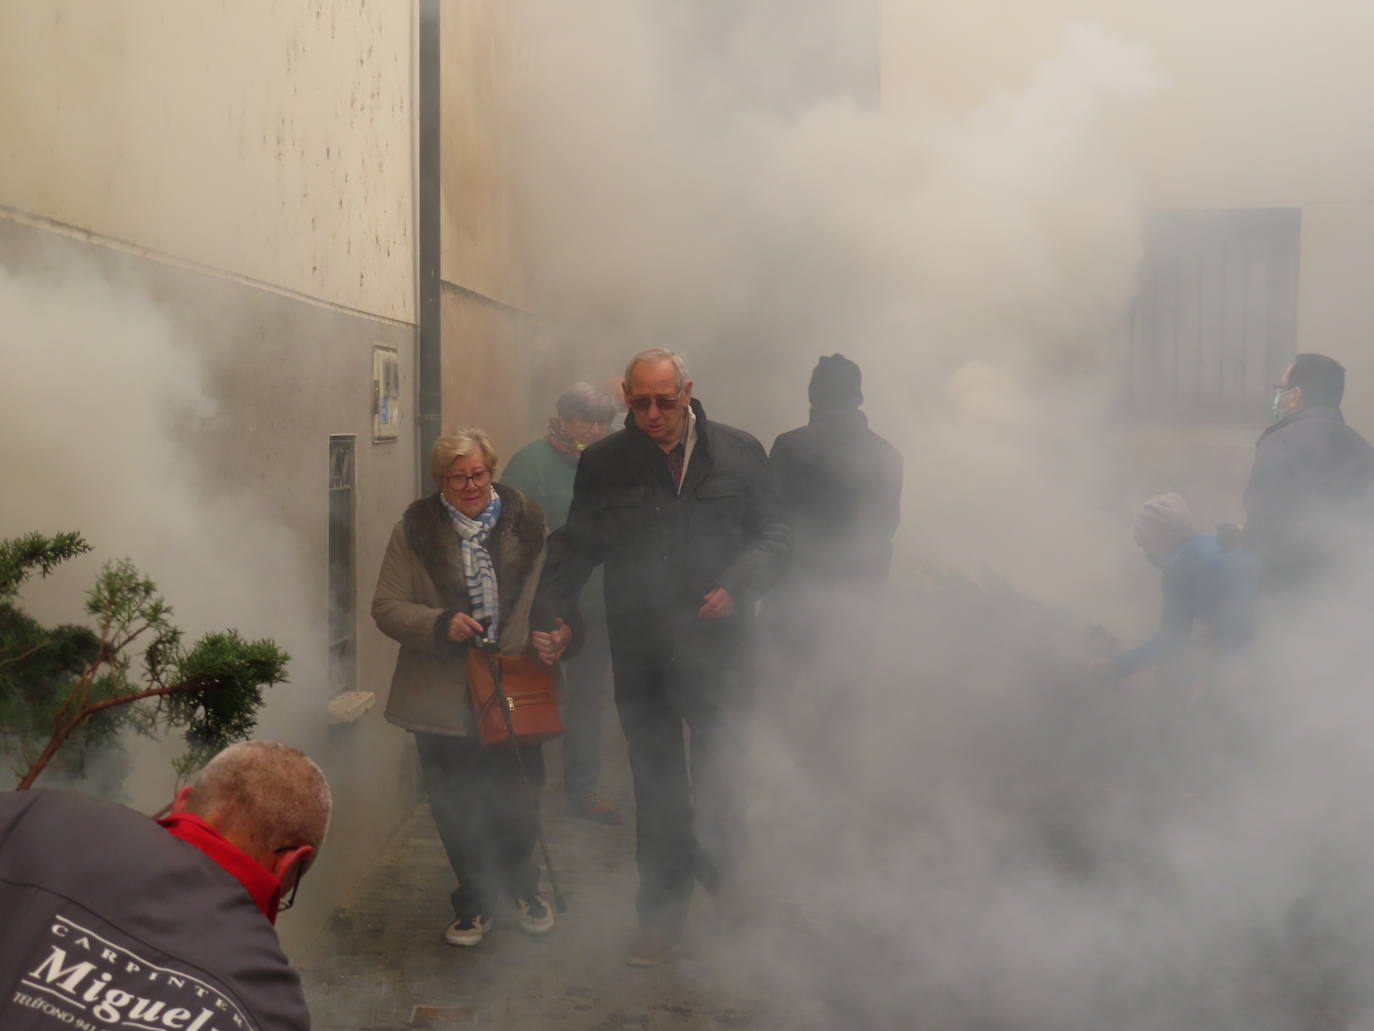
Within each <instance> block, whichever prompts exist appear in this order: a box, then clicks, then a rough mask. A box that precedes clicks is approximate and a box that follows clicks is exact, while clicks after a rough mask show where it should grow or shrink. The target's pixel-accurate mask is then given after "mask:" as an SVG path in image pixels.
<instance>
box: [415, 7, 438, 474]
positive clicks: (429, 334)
mask: <svg viewBox="0 0 1374 1031" xmlns="http://www.w3.org/2000/svg"><path fill="white" fill-rule="evenodd" d="M440 3H441V0H419V4H420V9H419V10H420V25H419V33H420V38H419V47H420V52H419V68H418V69H417V70H418V73H419V74H418V88H419V91H420V95H419V122H420V138H419V152H420V153H419V160H420V181H419V191H420V195H419V225H418V226H417V228H416V236H417V242H418V244H419V251H420V262H419V294H420V298H419V312H418V317H417V320H416V321H417V324H418V325H417V329H418V333H419V354H418V355H417V361H416V366H417V367H416V379H417V380H418V391H417V393H418V397H417V399H416V414H415V433H416V442H415V443H416V463H415V464H416V482H417V484H418V489H417V494H418V495H420V496H423V495H425V494H428V493H429V492H430V491H431V490H432V489H433V484H432V483H431V482H430V478H429V452H430V449H431V448H432V447H433V446H434V441H435V439H436V438H437V437H438V436H439V434H440V432H441V430H442V426H443V418H444V394H443V371H444V369H443V356H444V349H443V336H442V334H441V332H440V325H439V319H440V287H439V256H440V248H439V245H440V234H441V232H442V229H443V226H442V222H441V218H440V210H439V183H440V178H439V159H440V149H441V147H440V143H441V139H442V133H441V132H440V128H441V124H442V123H441V122H440V118H439V97H440V94H439V7H440Z"/></svg>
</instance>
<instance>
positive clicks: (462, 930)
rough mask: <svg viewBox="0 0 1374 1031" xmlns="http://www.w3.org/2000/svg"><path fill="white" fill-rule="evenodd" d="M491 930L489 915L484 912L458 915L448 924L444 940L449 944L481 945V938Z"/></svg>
mask: <svg viewBox="0 0 1374 1031" xmlns="http://www.w3.org/2000/svg"><path fill="white" fill-rule="evenodd" d="M490 930H491V917H489V916H487V915H486V914H485V913H476V914H474V915H472V916H460V917H459V918H458V919H457V920H455V921H453V923H451V924H449V925H448V930H446V931H445V932H444V941H446V942H448V943H449V944H450V945H481V944H482V938H483V937H485V936H486V933H487V932H488V931H490Z"/></svg>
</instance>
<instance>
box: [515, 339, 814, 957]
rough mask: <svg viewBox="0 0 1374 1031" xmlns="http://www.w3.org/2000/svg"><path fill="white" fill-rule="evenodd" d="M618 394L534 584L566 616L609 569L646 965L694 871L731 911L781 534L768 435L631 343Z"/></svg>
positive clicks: (676, 367)
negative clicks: (615, 424)
mask: <svg viewBox="0 0 1374 1031" xmlns="http://www.w3.org/2000/svg"><path fill="white" fill-rule="evenodd" d="M625 401H626V404H627V405H628V408H629V414H628V416H627V418H626V421H625V428H624V429H623V430H621V431H619V432H617V433H613V434H611V435H610V436H608V437H606V438H605V439H604V440H601V441H599V442H597V443H595V444H593V445H592V446H591V447H589V448H587V450H586V451H584V452H583V454H582V459H581V461H580V462H579V463H578V467H577V477H576V480H575V481H574V484H573V498H572V506H571V508H570V509H569V512H568V519H567V522H566V523H564V525H563V526H562V527H561V528H560V529H559V530H557V531H556V532H555V533H554V534H553V535H552V536H551V537H550V539H549V561H548V566H547V567H546V569H545V572H544V578H543V581H542V583H541V585H540V595H541V599H546V600H547V607H548V611H549V612H550V613H552V614H554V615H557V616H559V617H562V619H563V620H565V622H566V623H572V622H573V618H574V616H575V615H576V604H577V597H578V594H579V592H580V591H581V589H582V586H583V585H584V584H585V583H586V582H587V579H588V578H589V577H590V576H591V574H592V571H593V570H594V569H596V568H597V567H598V566H604V569H605V598H606V613H607V616H606V618H607V626H608V630H609V634H610V645H611V665H612V670H613V673H614V679H615V700H616V707H617V710H618V711H619V714H620V722H621V726H622V727H623V729H624V731H625V739H626V742H627V744H628V746H629V753H630V768H631V772H632V774H633V778H634V789H635V814H636V834H637V839H636V847H637V860H638V865H639V896H638V913H639V929H638V932H637V933H636V934H635V935H634V937H633V939H632V941H631V944H630V948H629V951H628V953H627V955H626V960H627V962H629V963H630V964H632V965H635V966H652V965H655V964H658V963H660V962H662V961H663V960H664V959H666V958H667V957H668V955H669V953H670V951H671V950H672V948H673V946H674V945H675V943H676V941H677V939H678V937H679V935H680V933H681V931H682V927H683V922H684V920H685V918H686V915H687V908H688V905H689V903H690V899H691V894H692V888H693V882H694V880H700V881H701V882H702V883H703V884H704V885H705V886H706V887H707V889H708V890H710V891H711V892H712V893H713V894H714V895H715V896H716V904H717V911H718V913H720V915H722V916H723V917H725V918H727V919H729V918H730V917H732V916H736V915H738V911H739V904H740V903H741V902H742V894H741V892H740V891H739V889H738V884H737V881H736V878H735V875H736V872H737V870H738V866H739V859H740V854H741V852H742V849H743V845H744V776H743V770H742V767H743V762H742V760H743V759H744V755H745V751H746V748H747V742H748V735H747V727H746V724H747V718H748V710H749V698H750V694H751V683H750V681H751V676H750V671H749V669H748V663H749V660H750V658H751V650H752V646H753V640H752V638H753V626H754V607H755V602H757V601H758V600H759V599H760V598H761V597H762V596H763V594H764V593H765V592H766V591H767V590H768V589H769V588H770V587H772V585H773V584H774V583H775V582H776V581H777V579H778V577H779V576H780V575H781V573H782V570H783V568H784V566H785V565H786V563H787V561H788V558H789V556H790V554H791V531H790V530H789V528H788V525H787V522H786V520H785V519H784V517H783V515H782V511H781V508H780V506H779V504H778V499H777V495H776V490H775V488H774V485H773V480H772V474H771V472H770V470H769V467H768V460H767V457H766V455H765V454H764V450H763V447H762V446H761V445H760V444H759V442H758V441H757V440H755V439H754V438H753V437H751V436H750V435H749V434H747V433H745V432H743V431H742V430H737V429H734V428H732V427H730V426H725V425H723V424H721V423H717V422H710V421H708V420H707V418H706V413H705V411H704V410H703V408H702V406H701V403H700V402H699V401H697V400H696V399H695V398H693V396H692V381H691V380H690V379H689V378H688V376H687V369H686V366H685V364H684V363H683V361H682V359H681V358H680V357H678V356H677V355H675V354H673V353H672V352H671V351H666V350H663V349H660V348H654V349H651V350H647V351H641V352H640V353H639V354H637V355H635V356H634V358H632V359H631V360H630V363H629V365H628V367H627V368H626V370H625ZM570 637H571V634H570V631H569V630H568V629H567V626H566V625H554V626H552V627H549V628H542V627H541V630H540V631H539V632H536V633H535V635H534V639H535V646H536V648H538V649H539V650H540V653H541V655H543V656H544V657H545V658H546V659H556V658H557V657H558V656H559V655H561V653H562V649H563V648H565V647H566V646H567V644H568V641H569V638H570ZM684 724H685V725H686V726H687V727H689V728H690V730H691V745H690V753H689V752H688V751H687V748H686V747H685V745H684V734H683V728H684Z"/></svg>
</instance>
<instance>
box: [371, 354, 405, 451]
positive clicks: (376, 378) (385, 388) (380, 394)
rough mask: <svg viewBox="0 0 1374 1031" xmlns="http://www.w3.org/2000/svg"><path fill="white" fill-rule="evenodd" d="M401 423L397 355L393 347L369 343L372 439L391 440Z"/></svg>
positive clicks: (399, 368) (399, 359)
mask: <svg viewBox="0 0 1374 1031" xmlns="http://www.w3.org/2000/svg"><path fill="white" fill-rule="evenodd" d="M400 425H401V357H400V355H399V354H397V353H396V348H394V347H383V346H382V345H380V344H374V345H373V347H372V440H373V442H374V443H375V442H377V441H381V440H395V439H396V438H397V436H398V435H399V430H400Z"/></svg>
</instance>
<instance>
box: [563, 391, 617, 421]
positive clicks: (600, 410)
mask: <svg viewBox="0 0 1374 1031" xmlns="http://www.w3.org/2000/svg"><path fill="white" fill-rule="evenodd" d="M556 411H557V412H558V417H559V418H560V419H586V420H587V421H588V422H596V423H601V422H610V421H611V416H613V415H614V414H615V400H614V399H613V398H612V397H611V395H610V394H608V393H606V391H605V390H603V389H602V388H601V387H594V386H592V385H591V384H590V383H574V384H573V385H572V386H570V387H569V388H568V389H567V390H565V391H563V393H561V394H559V395H558V404H557V406H556Z"/></svg>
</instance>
